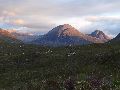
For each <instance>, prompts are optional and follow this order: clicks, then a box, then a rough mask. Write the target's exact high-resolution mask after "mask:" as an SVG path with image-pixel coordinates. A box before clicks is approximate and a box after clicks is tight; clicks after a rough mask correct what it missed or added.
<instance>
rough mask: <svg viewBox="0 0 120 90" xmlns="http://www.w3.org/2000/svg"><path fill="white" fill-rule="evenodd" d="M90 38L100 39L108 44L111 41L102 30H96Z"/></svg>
mask: <svg viewBox="0 0 120 90" xmlns="http://www.w3.org/2000/svg"><path fill="white" fill-rule="evenodd" d="M90 36H92V37H95V38H98V39H100V40H102V41H103V42H107V41H109V40H110V39H111V38H110V37H108V36H107V35H106V34H105V33H104V32H102V31H100V30H95V31H94V32H92V33H91V34H90Z"/></svg>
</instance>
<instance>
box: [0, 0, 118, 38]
mask: <svg viewBox="0 0 120 90" xmlns="http://www.w3.org/2000/svg"><path fill="white" fill-rule="evenodd" d="M62 24H70V25H72V26H74V27H75V28H77V29H78V30H79V31H80V32H83V33H91V32H93V31H94V30H96V29H97V30H101V31H104V32H105V33H106V34H107V35H109V36H111V37H115V36H116V35H117V34H119V33H120V0H0V28H7V29H16V30H18V31H21V32H32V33H39V34H45V33H47V32H48V31H49V30H51V29H52V28H54V27H56V26H58V25H62Z"/></svg>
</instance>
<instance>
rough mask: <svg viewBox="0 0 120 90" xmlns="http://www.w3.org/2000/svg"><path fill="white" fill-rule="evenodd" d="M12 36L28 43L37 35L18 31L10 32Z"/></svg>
mask: <svg viewBox="0 0 120 90" xmlns="http://www.w3.org/2000/svg"><path fill="white" fill-rule="evenodd" d="M11 34H12V35H13V36H15V37H16V39H18V40H21V41H23V42H24V43H29V42H31V41H33V40H35V39H37V38H38V36H37V35H33V34H30V33H19V32H12V33H11Z"/></svg>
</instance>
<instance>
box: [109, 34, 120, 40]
mask: <svg viewBox="0 0 120 90" xmlns="http://www.w3.org/2000/svg"><path fill="white" fill-rule="evenodd" d="M110 42H120V33H119V34H118V35H117V36H116V37H115V38H113V39H112V40H110Z"/></svg>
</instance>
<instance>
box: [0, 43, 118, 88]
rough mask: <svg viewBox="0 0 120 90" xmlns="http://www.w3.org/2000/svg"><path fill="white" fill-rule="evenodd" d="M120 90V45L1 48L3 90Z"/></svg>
mask: <svg viewBox="0 0 120 90" xmlns="http://www.w3.org/2000/svg"><path fill="white" fill-rule="evenodd" d="M65 88H66V89H65ZM72 88H75V90H120V43H115V44H92V45H86V46H74V47H72V46H71V47H55V48H52V47H42V46H35V45H24V44H7V43H4V42H1V44H0V90H74V89H72Z"/></svg>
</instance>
